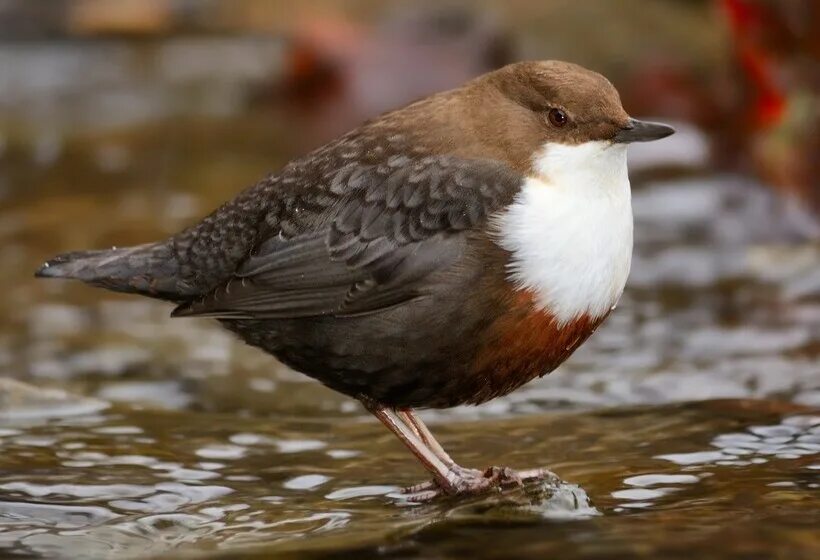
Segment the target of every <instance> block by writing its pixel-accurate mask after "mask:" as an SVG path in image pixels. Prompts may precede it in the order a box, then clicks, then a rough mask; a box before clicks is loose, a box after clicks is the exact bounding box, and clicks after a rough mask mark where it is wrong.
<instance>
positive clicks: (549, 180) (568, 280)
mask: <svg viewBox="0 0 820 560" xmlns="http://www.w3.org/2000/svg"><path fill="white" fill-rule="evenodd" d="M535 168H536V170H537V176H535V177H528V178H527V179H526V180H525V182H524V185H523V186H522V189H521V192H520V193H519V194H518V195H517V197H516V199H515V200H514V202H513V204H512V205H511V206H510V207H508V208H507V209H506V210H505V211H504V212H503V213H501V214H500V215H498V216H497V217H496V219H497V227H498V230H497V233H498V236H497V242H498V243H499V244H500V245H501V246H502V247H503V248H504V249H506V250H508V251H509V252H510V253H511V256H512V259H511V262H510V265H509V277H510V279H511V281H512V282H513V283H514V285H515V286H516V288H518V289H524V290H528V291H530V292H531V293H533V294H534V296H535V299H536V303H537V304H538V305H539V306H540V307H541V308H542V309H544V310H546V311H549V312H550V313H552V314H553V315H554V316H555V318H556V320H557V321H558V323H559V324H566V323H568V322H570V321H572V320H573V319H575V318H577V317H579V316H581V315H589V316H590V317H591V318H598V317H601V316H602V315H604V314H606V313H607V312H608V311H609V310H610V309H612V307H614V306H615V304H616V303H617V302H618V298H620V296H621V293H622V292H623V289H624V285H625V284H626V278H627V276H628V275H629V266H630V263H631V260H632V206H631V196H630V188H629V178H628V176H627V170H626V146H625V145H623V144H612V143H610V142H587V143H585V144H581V145H578V146H566V145H562V144H548V145H546V146H545V147H544V149H543V150H542V152H541V153H540V154H539V155H538V156H537V158H536V161H535Z"/></svg>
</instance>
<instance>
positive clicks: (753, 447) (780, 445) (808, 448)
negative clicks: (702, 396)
mask: <svg viewBox="0 0 820 560" xmlns="http://www.w3.org/2000/svg"><path fill="white" fill-rule="evenodd" d="M818 432H820V416H813V415H799V416H791V417H788V418H785V419H784V420H783V421H782V422H781V423H780V424H776V425H771V426H750V427H749V428H748V429H747V431H746V432H731V433H726V434H720V435H718V436H716V437H715V438H713V439H712V442H711V446H712V447H714V448H717V450H707V451H694V452H689V453H671V454H664V455H659V456H658V457H657V458H658V459H664V460H667V461H671V462H673V463H676V464H678V465H681V466H695V465H698V466H702V465H708V464H717V465H735V466H744V465H750V464H760V463H763V462H766V461H768V460H770V459H772V458H775V459H797V458H800V457H803V456H806V455H813V454H816V453H818V452H820V443H818V441H817V439H818V438H817V435H818Z"/></svg>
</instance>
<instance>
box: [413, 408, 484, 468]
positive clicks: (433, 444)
mask: <svg viewBox="0 0 820 560" xmlns="http://www.w3.org/2000/svg"><path fill="white" fill-rule="evenodd" d="M397 414H398V415H399V418H401V419H402V420H403V421H404V423H405V424H407V425H408V426H410V428H411V429H412V430H413V431H414V432H415V433H416V435H417V436H418V437H419V439H421V441H423V442H424V444H425V445H426V446H427V448H428V449H429V450H430V451H432V452H433V453H435V455H436V457H438V458H439V459H441V460H442V461H443V462H444V464H445V465H447V466H448V467H450V469H452V470H454V471H455V472H456V473H458V474H459V475H461V476H462V477H464V478H470V477H473V478H474V477H476V476H482V472H481V471H479V470H476V469H468V468H465V467H462V466H461V465H459V464H458V463H456V462H455V461H454V460H453V458H452V457H450V455H449V453H447V452H446V451H445V450H444V448H443V447H442V446H441V444H440V443H439V442H438V441H437V440H436V438H435V436H434V435H433V433H432V432H431V431H430V428H428V427H427V425H426V424H425V423H424V422H423V421H422V420H421V418H419V416H418V414H416V412H415V411H414V410H413V409H410V408H406V409H403V410H398V411H397Z"/></svg>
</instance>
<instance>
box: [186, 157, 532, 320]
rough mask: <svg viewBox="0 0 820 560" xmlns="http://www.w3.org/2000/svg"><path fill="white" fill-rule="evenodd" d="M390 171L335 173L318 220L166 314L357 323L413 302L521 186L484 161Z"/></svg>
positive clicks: (409, 165) (352, 168)
mask: <svg viewBox="0 0 820 560" xmlns="http://www.w3.org/2000/svg"><path fill="white" fill-rule="evenodd" d="M392 163H393V165H373V166H369V165H359V164H350V165H347V166H346V167H344V168H342V169H340V170H339V171H338V173H336V174H335V176H334V177H333V178H332V180H331V182H330V184H329V185H328V187H327V190H326V191H325V194H327V195H328V197H329V198H328V204H327V213H328V217H327V219H326V220H323V221H321V222H320V223H319V225H318V227H316V228H314V229H312V230H309V231H304V232H299V233H298V234H295V235H291V236H285V235H283V233H282V231H281V230H280V231H278V232H277V231H271V232H269V234H268V235H267V237H266V238H265V239H264V240H263V241H262V242H261V243H258V245H257V247H256V249H255V251H254V252H253V254H252V255H251V256H250V257H249V258H247V259H246V260H245V261H244V262H243V263H242V264H241V265H240V266H239V268H238V269H237V270H236V273H235V275H234V277H233V278H232V279H230V280H229V281H227V282H225V283H223V284H222V285H220V286H219V287H218V288H217V289H215V290H213V291H212V292H210V293H208V294H207V295H206V296H205V297H204V298H201V299H198V300H196V301H193V302H191V303H188V304H185V305H182V306H180V307H178V308H177V309H176V310H175V311H174V315H175V316H195V315H196V316H211V317H219V318H226V319H230V318H233V319H283V318H297V317H311V316H320V315H336V316H345V315H359V314H366V313H371V312H375V311H379V310H382V309H386V308H389V307H391V306H394V305H397V304H400V303H402V302H405V301H408V300H410V299H413V298H415V297H419V296H421V295H423V294H424V290H423V287H422V286H423V284H424V283H423V282H422V280H423V279H424V278H426V277H427V276H428V275H430V274H431V273H433V272H435V271H437V270H443V269H446V268H447V267H448V266H450V265H451V264H452V263H454V262H455V261H456V260H457V259H458V257H459V256H460V255H461V254H462V251H463V249H464V245H465V243H466V241H467V236H466V233H467V232H468V231H470V230H474V229H476V228H479V227H481V226H482V225H484V223H485V221H486V220H487V218H488V216H490V215H491V214H492V213H493V212H495V211H496V210H498V209H500V208H502V207H503V206H504V205H505V204H507V203H509V202H510V201H511V200H512V197H513V196H514V195H515V193H516V192H517V191H518V189H519V188H520V185H521V180H522V177H521V176H520V175H519V174H518V173H516V172H514V171H513V170H511V169H509V168H508V167H506V166H504V165H502V164H500V163H498V162H494V161H487V160H465V159H458V158H452V157H424V158H419V159H418V160H415V161H414V160H409V159H407V160H406V161H402V162H392ZM297 208H298V206H297ZM292 211H295V210H291V212H292ZM268 221H269V222H270V221H273V222H274V223H277V222H279V221H282V217H281V216H280V217H277V218H276V220H268Z"/></svg>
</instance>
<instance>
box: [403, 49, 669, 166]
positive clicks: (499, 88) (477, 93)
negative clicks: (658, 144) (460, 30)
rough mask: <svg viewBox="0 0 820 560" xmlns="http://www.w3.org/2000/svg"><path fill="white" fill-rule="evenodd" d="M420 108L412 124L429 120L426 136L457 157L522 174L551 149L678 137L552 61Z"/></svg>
mask: <svg viewBox="0 0 820 560" xmlns="http://www.w3.org/2000/svg"><path fill="white" fill-rule="evenodd" d="M441 104H446V105H447V106H446V107H442V106H441ZM417 109H420V110H421V111H423V113H422V114H421V115H419V113H418V112H416V111H413V113H415V115H414V116H415V117H416V118H415V119H413V120H414V121H415V125H416V126H418V123H419V122H420V121H422V122H423V121H426V122H427V124H426V125H425V126H424V127H425V128H427V130H426V131H425V134H427V135H428V137H430V136H433V137H437V138H439V139H441V140H442V141H444V142H446V144H447V146H448V147H451V148H452V150H453V151H454V152H456V153H459V154H460V155H464V156H469V157H491V158H494V159H500V160H504V161H507V162H508V163H509V164H510V165H512V166H513V167H515V168H517V169H519V170H520V171H522V172H527V171H529V170H530V169H531V166H532V158H533V155H534V154H535V153H537V152H538V151H539V150H542V149H543V147H544V146H546V145H548V144H563V145H578V144H583V143H586V142H591V141H603V142H613V143H629V142H642V141H649V140H656V139H660V138H664V137H666V136H669V135H670V134H672V133H673V132H674V130H673V129H672V128H671V127H669V126H666V125H663V124H656V123H647V122H642V121H637V120H635V119H632V118H630V117H629V115H628V114H627V113H626V111H625V110H624V108H623V107H622V105H621V100H620V97H619V95H618V92H617V90H616V89H615V88H614V86H613V85H612V84H611V83H610V82H609V80H607V79H606V78H604V77H603V76H601V75H600V74H598V73H596V72H592V71H591V70H587V69H586V68H583V67H581V66H578V65H577V64H572V63H569V62H561V61H553V60H550V61H541V62H519V63H515V64H510V65H508V66H505V67H503V68H501V69H499V70H496V71H494V72H490V73H488V74H484V75H483V76H480V77H478V78H476V79H475V80H473V81H471V82H468V83H467V84H465V85H464V86H463V87H461V88H459V89H457V90H453V91H451V92H447V93H445V94H442V95H440V96H436V97H433V98H430V99H429V100H426V101H425V102H422V103H420V104H418V105H417ZM408 116H410V115H408ZM419 117H421V118H419ZM430 128H433V130H431V129H430ZM445 131H447V132H445ZM449 131H454V136H455V137H453V136H450V132H449Z"/></svg>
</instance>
